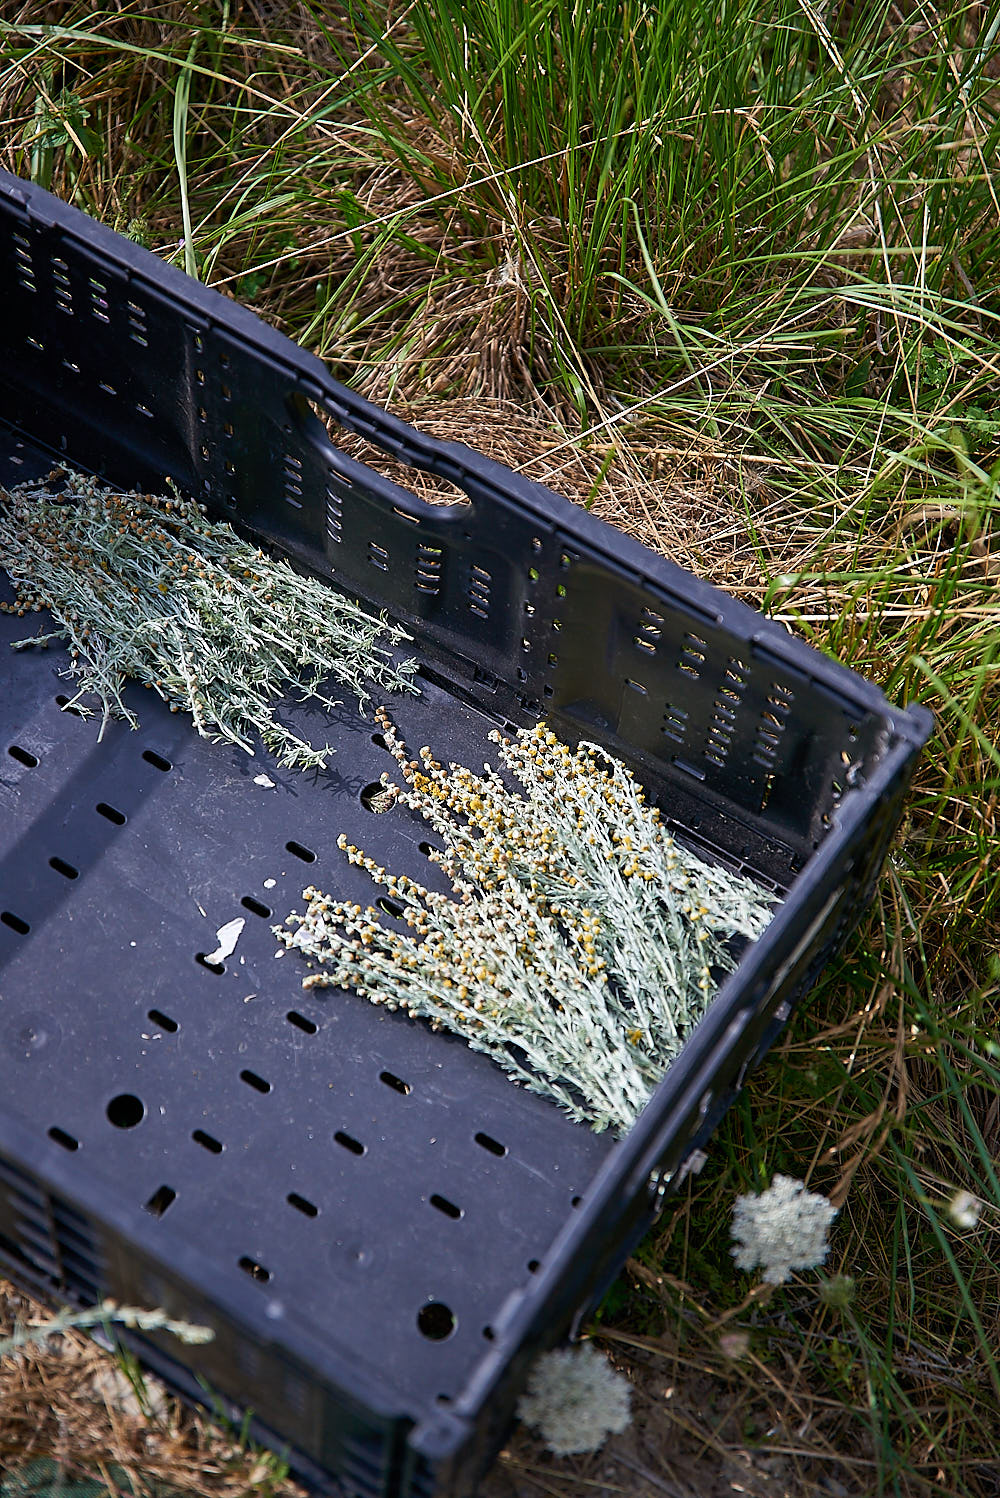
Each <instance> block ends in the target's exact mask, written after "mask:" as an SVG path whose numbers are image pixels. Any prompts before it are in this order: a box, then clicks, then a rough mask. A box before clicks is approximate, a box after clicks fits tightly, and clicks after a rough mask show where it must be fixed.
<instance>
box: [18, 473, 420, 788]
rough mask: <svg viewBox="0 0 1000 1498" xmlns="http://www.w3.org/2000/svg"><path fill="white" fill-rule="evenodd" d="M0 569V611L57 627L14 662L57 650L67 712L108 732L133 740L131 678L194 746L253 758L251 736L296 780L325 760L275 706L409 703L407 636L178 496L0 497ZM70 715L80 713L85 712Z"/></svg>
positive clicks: (48, 487) (73, 490)
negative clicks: (114, 723) (52, 646)
mask: <svg viewBox="0 0 1000 1498" xmlns="http://www.w3.org/2000/svg"><path fill="white" fill-rule="evenodd" d="M0 567H2V568H4V569H5V570H6V572H7V573H8V574H9V575H10V578H11V581H12V582H13V584H14V586H15V589H16V594H17V596H16V598H15V601H14V602H13V603H0V610H2V611H3V612H5V613H14V614H19V615H25V614H28V613H31V612H35V613H37V612H38V611H39V610H41V609H43V608H47V609H49V610H50V611H51V612H52V613H53V614H54V615H55V618H56V620H57V623H58V628H57V629H56V630H54V631H50V632H49V633H48V634H42V635H31V636H29V637H28V638H27V639H24V640H19V641H17V642H16V644H15V647H14V648H15V649H23V648H26V647H28V646H40V647H42V648H44V647H45V646H46V645H47V644H49V642H50V641H52V640H61V641H65V642H66V644H67V645H68V647H69V653H70V665H69V672H68V674H69V675H71V676H73V677H75V678H76V680H77V682H78V684H79V692H78V694H77V698H76V699H74V701H77V700H78V699H80V698H83V699H86V697H87V696H88V695H93V696H95V697H96V698H97V699H98V701H99V703H100V707H101V711H102V713H103V717H104V722H105V723H106V722H107V720H108V719H109V718H112V717H114V718H124V719H125V720H126V721H127V722H129V723H130V724H131V726H132V727H133V728H136V727H138V722H137V719H136V715H135V713H134V712H133V711H132V710H131V709H130V708H129V707H128V705H127V704H126V703H125V702H124V700H123V697H122V693H123V691H124V689H125V684H126V681H127V680H128V679H130V678H131V679H133V680H135V681H139V682H141V683H142V684H143V685H144V686H146V687H149V688H150V689H151V690H152V691H154V692H156V693H158V695H159V696H160V697H162V698H163V700H164V702H166V703H167V704H168V705H169V707H170V709H171V711H172V712H187V713H190V714H191V716H192V718H193V720H194V726H195V728H196V729H197V730H198V732H199V733H200V734H201V735H202V737H203V738H207V739H212V740H215V741H216V742H228V743H232V744H237V745H239V747H240V748H242V749H245V750H246V751H247V753H248V754H249V753H252V752H253V749H252V742H251V740H252V736H253V734H254V733H259V734H260V735H261V738H262V739H263V741H264V743H265V744H266V745H267V747H268V748H269V749H271V750H272V751H273V752H274V753H275V754H276V755H277V757H278V760H279V762H280V763H281V764H284V765H289V766H296V767H298V768H300V769H306V768H312V767H319V766H322V765H324V764H325V763H326V759H327V756H328V755H329V754H330V753H332V750H331V749H330V747H329V746H328V745H323V746H321V747H318V748H317V747H314V746H313V745H311V744H309V743H307V742H306V741H305V740H304V739H302V738H300V737H299V736H298V735H297V734H295V733H293V732H292V730H291V729H289V728H288V727H286V726H285V725H284V724H283V723H280V722H279V721H278V720H277V719H276V718H275V716H274V706H275V703H276V701H277V699H278V698H279V697H280V696H282V695H283V694H285V693H286V692H288V691H289V690H290V689H296V690H298V692H299V693H300V694H301V696H302V697H303V698H309V699H312V700H315V701H317V702H320V703H322V704H324V705H326V706H328V707H335V706H338V705H339V704H337V703H334V702H331V701H330V699H329V698H328V697H327V696H326V695H325V686H324V683H325V682H326V681H327V680H328V679H333V680H335V681H337V682H340V683H342V684H343V685H345V686H347V687H349V688H350V689H351V690H352V691H353V692H354V693H355V695H356V696H357V698H358V700H359V702H360V703H362V704H363V703H364V702H365V701H366V700H367V698H368V691H367V685H368V683H371V682H377V683H379V684H380V685H382V686H385V687H390V688H395V689H405V690H410V691H414V690H415V687H414V685H413V683H412V681H411V677H412V675H413V673H414V671H415V670H416V662H414V661H409V662H405V663H403V664H401V665H397V664H396V663H395V661H394V658H393V647H394V646H396V645H398V644H400V643H401V642H402V641H403V640H406V639H408V638H409V636H407V635H405V634H404V633H403V632H402V631H401V630H399V629H395V628H391V627H389V626H388V625H387V624H386V623H385V622H384V621H383V620H380V619H376V618H372V616H371V615H369V614H367V613H366V612H365V611H364V609H362V608H361V607H360V605H359V604H357V603H354V602H353V601H352V600H351V599H348V598H344V597H342V596H340V595H339V594H337V593H334V592H333V591H332V589H330V588H329V587H327V586H326V584H325V583H322V582H320V581H319V580H318V579H317V578H312V577H304V576H302V575H301V574H300V573H297V572H295V571H293V569H292V568H291V567H290V566H289V565H288V563H287V562H284V561H275V560H274V559H273V558H271V557H269V556H267V555H266V554H265V553H264V552H262V551H260V550H259V549H258V548H257V547H256V546H250V545H249V544H248V543H247V542H245V541H242V540H241V539H240V537H239V536H237V534H236V532H235V531H234V530H233V529H232V527H231V526H229V525H226V524H225V523H224V522H219V521H212V520H209V519H208V518H207V515H206V512H205V510H204V509H203V507H202V506H200V505H197V504H195V503H194V501H193V500H189V499H184V498H182V497H181V496H180V495H178V494H176V493H175V494H173V495H171V496H164V495H155V494H139V493H132V492H123V491H121V490H119V489H116V488H113V487H111V486H109V485H105V484H101V483H99V482H98V481H97V480H96V479H92V478H85V477H83V475H81V474H79V473H73V472H69V471H63V470H61V469H53V471H52V472H51V473H50V474H49V476H48V478H47V479H44V480H39V481H37V482H33V483H24V484H18V485H17V486H16V487H14V488H11V489H4V488H3V487H2V486H0ZM78 711H80V712H83V713H87V712H89V708H88V707H87V705H86V701H85V700H84V702H83V704H82V705H81V706H80V707H79V708H78ZM102 732H103V725H102Z"/></svg>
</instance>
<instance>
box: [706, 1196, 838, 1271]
mask: <svg viewBox="0 0 1000 1498" xmlns="http://www.w3.org/2000/svg"><path fill="white" fill-rule="evenodd" d="M836 1215H837V1208H836V1207H834V1206H831V1205H830V1203H829V1202H828V1201H827V1199H826V1197H825V1196H820V1195H819V1194H818V1193H817V1192H815V1191H807V1190H806V1188H805V1185H804V1184H803V1182H802V1181H796V1180H794V1179H793V1177H792V1176H783V1175H776V1176H775V1177H774V1180H773V1181H772V1182H771V1185H770V1186H769V1187H768V1189H767V1190H766V1191H763V1192H761V1194H760V1195H759V1196H738V1197H737V1198H736V1207H735V1209H734V1211H733V1228H732V1235H733V1237H734V1238H735V1239H736V1242H737V1247H736V1248H734V1249H731V1250H730V1252H731V1253H732V1255H733V1258H734V1259H735V1260H736V1267H737V1268H738V1269H745V1270H747V1271H750V1270H753V1269H756V1268H757V1267H758V1265H760V1267H761V1268H762V1269H763V1271H764V1280H765V1282H766V1283H767V1284H769V1285H783V1284H784V1283H785V1281H786V1280H787V1279H789V1278H790V1277H791V1275H792V1273H793V1272H794V1271H795V1270H798V1269H818V1268H819V1266H820V1265H821V1264H823V1263H824V1262H825V1260H826V1256H827V1253H828V1252H829V1247H830V1245H829V1243H828V1241H827V1234H828V1233H829V1230H830V1224H831V1223H832V1222H833V1219H834V1218H835V1217H836Z"/></svg>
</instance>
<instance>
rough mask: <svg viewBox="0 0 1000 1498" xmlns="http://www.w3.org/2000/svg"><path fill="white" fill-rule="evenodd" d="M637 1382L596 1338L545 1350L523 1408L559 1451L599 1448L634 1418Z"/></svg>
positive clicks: (563, 1453)
mask: <svg viewBox="0 0 1000 1498" xmlns="http://www.w3.org/2000/svg"><path fill="white" fill-rule="evenodd" d="M631 1394H632V1386H631V1384H630V1383H629V1381H628V1379H627V1378H625V1377H624V1376H623V1375H622V1374H621V1373H617V1372H616V1371H615V1370H614V1368H612V1366H611V1364H610V1363H609V1362H608V1360H607V1358H606V1357H605V1356H604V1354H603V1353H601V1352H598V1350H597V1348H596V1347H595V1346H594V1344H593V1342H583V1343H580V1344H579V1345H577V1346H574V1347H560V1348H556V1349H555V1351H553V1352H545V1353H543V1354H542V1356H541V1357H540V1358H538V1360H537V1361H536V1363H535V1364H534V1366H533V1368H532V1370H531V1372H530V1374H529V1375H528V1386H527V1388H526V1389H525V1392H524V1393H523V1394H522V1395H521V1398H520V1399H519V1400H518V1405H517V1413H518V1415H519V1416H520V1418H521V1419H522V1420H523V1421H524V1423H525V1425H530V1426H531V1427H532V1429H533V1430H536V1431H537V1432H538V1434H539V1435H540V1436H541V1437H542V1440H543V1441H544V1442H545V1444H546V1446H547V1447H548V1448H549V1450H550V1451H551V1452H552V1453H553V1454H554V1455H555V1456H575V1455H577V1454H579V1453H581V1452H585V1451H597V1450H598V1449H599V1448H600V1447H601V1446H603V1444H604V1442H605V1440H606V1439H607V1437H608V1436H609V1435H618V1434H620V1433H621V1432H622V1431H623V1430H626V1429H627V1428H628V1426H629V1425H630V1424H631V1419H632V1414H631Z"/></svg>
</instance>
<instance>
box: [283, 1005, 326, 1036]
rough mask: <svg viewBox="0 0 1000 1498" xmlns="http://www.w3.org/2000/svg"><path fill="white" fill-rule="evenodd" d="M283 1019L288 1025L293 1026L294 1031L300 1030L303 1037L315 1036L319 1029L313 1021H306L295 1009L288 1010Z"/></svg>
mask: <svg viewBox="0 0 1000 1498" xmlns="http://www.w3.org/2000/svg"><path fill="white" fill-rule="evenodd" d="M285 1018H286V1020H287V1021H288V1023H289V1024H290V1025H294V1026H295V1028H296V1030H301V1031H302V1033H303V1035H315V1034H316V1031H317V1030H318V1029H319V1025H317V1024H316V1022H315V1020H311V1019H306V1017H305V1015H304V1014H300V1013H299V1011H298V1010H297V1009H289V1011H288V1013H287V1014H286V1015H285Z"/></svg>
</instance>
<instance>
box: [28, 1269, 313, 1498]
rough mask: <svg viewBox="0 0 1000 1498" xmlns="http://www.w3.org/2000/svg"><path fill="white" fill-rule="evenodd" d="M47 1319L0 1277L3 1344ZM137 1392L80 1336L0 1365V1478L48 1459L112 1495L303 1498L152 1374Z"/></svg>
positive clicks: (268, 1462)
mask: <svg viewBox="0 0 1000 1498" xmlns="http://www.w3.org/2000/svg"><path fill="white" fill-rule="evenodd" d="M49 1320H51V1313H49V1312H47V1311H46V1310H45V1309H44V1308H43V1307H42V1306H40V1305H38V1304H37V1302H35V1301H33V1300H31V1299H30V1298H29V1297H28V1296H26V1295H23V1294H22V1293H21V1292H20V1291H18V1290H16V1289H15V1288H14V1287H13V1286H12V1285H10V1284H8V1283H7V1282H6V1281H4V1280H0V1337H2V1336H5V1335H9V1334H10V1333H11V1332H12V1331H13V1330H14V1327H15V1325H22V1326H41V1325H43V1324H44V1323H45V1322H47V1321H49ZM140 1388H141V1389H143V1391H144V1397H143V1399H142V1400H140V1398H139V1397H137V1394H136V1391H135V1387H134V1385H133V1382H132V1381H131V1380H130V1379H129V1378H128V1377H127V1376H126V1374H125V1373H124V1372H122V1368H121V1365H120V1364H119V1362H118V1361H117V1360H116V1359H115V1358H113V1357H112V1356H111V1354H109V1353H108V1352H105V1351H104V1350H103V1349H102V1348H101V1347H99V1346H98V1345H97V1343H96V1342H94V1341H93V1340H92V1339H91V1338H90V1337H88V1336H85V1335H84V1334H83V1333H82V1332H77V1331H69V1332H65V1333H63V1334H62V1335H60V1336H57V1337H53V1338H51V1339H50V1340H48V1341H47V1342H46V1343H44V1344H42V1345H40V1346H28V1347H25V1348H22V1349H21V1350H19V1351H18V1352H17V1353H14V1354H12V1355H10V1356H9V1357H6V1358H3V1359H0V1476H4V1475H7V1476H14V1475H15V1474H16V1473H17V1471H18V1469H19V1468H23V1467H25V1466H27V1464H28V1463H29V1462H31V1461H33V1460H35V1459H37V1458H39V1457H48V1458H52V1459H54V1460H55V1461H56V1462H57V1464H58V1466H59V1469H60V1470H61V1471H62V1472H63V1473H64V1475H65V1476H66V1477H67V1478H72V1477H100V1478H102V1480H103V1481H104V1482H105V1483H106V1484H107V1490H108V1494H109V1498H119V1495H122V1498H142V1495H145V1494H146V1493H149V1492H150V1490H151V1488H152V1487H153V1486H154V1485H155V1486H157V1487H162V1489H163V1490H164V1491H169V1492H170V1493H172V1494H173V1493H176V1494H178V1495H187V1494H190V1495H191V1498H250V1495H260V1498H302V1494H303V1490H302V1489H301V1488H300V1487H298V1486H297V1485H296V1484H295V1483H293V1482H291V1481H288V1480H286V1479H280V1478H276V1477H275V1473H276V1471H277V1470H278V1467H277V1464H276V1463H275V1462H273V1461H272V1459H271V1457H270V1456H269V1455H265V1456H261V1455H260V1454H258V1453H255V1452H253V1451H249V1450H247V1449H245V1448H242V1447H241V1446H240V1445H239V1444H238V1443H237V1442H236V1441H235V1440H234V1439H233V1438H232V1436H231V1435H227V1434H225V1433H224V1432H223V1431H222V1430H221V1429H220V1428H218V1427H216V1426H213V1425H212V1424H211V1423H209V1422H208V1421H206V1420H205V1419H203V1418H202V1417H201V1416H197V1415H194V1414H192V1413H191V1412H190V1411H189V1410H187V1409H186V1408H185V1407H184V1406H183V1405H182V1404H181V1403H180V1402H179V1401H178V1400H176V1399H174V1398H172V1397H171V1396H170V1395H168V1394H167V1392H166V1390H165V1389H164V1388H163V1386H162V1385H161V1384H160V1383H159V1381H158V1380H157V1379H155V1378H153V1377H152V1376H151V1375H148V1374H147V1375H145V1376H144V1378H143V1379H142V1381H141V1383H140ZM143 1405H145V1410H144V1408H143ZM115 1472H117V1474H118V1476H117V1479H116V1477H115V1476H114V1475H113V1474H114V1473H115Z"/></svg>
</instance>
